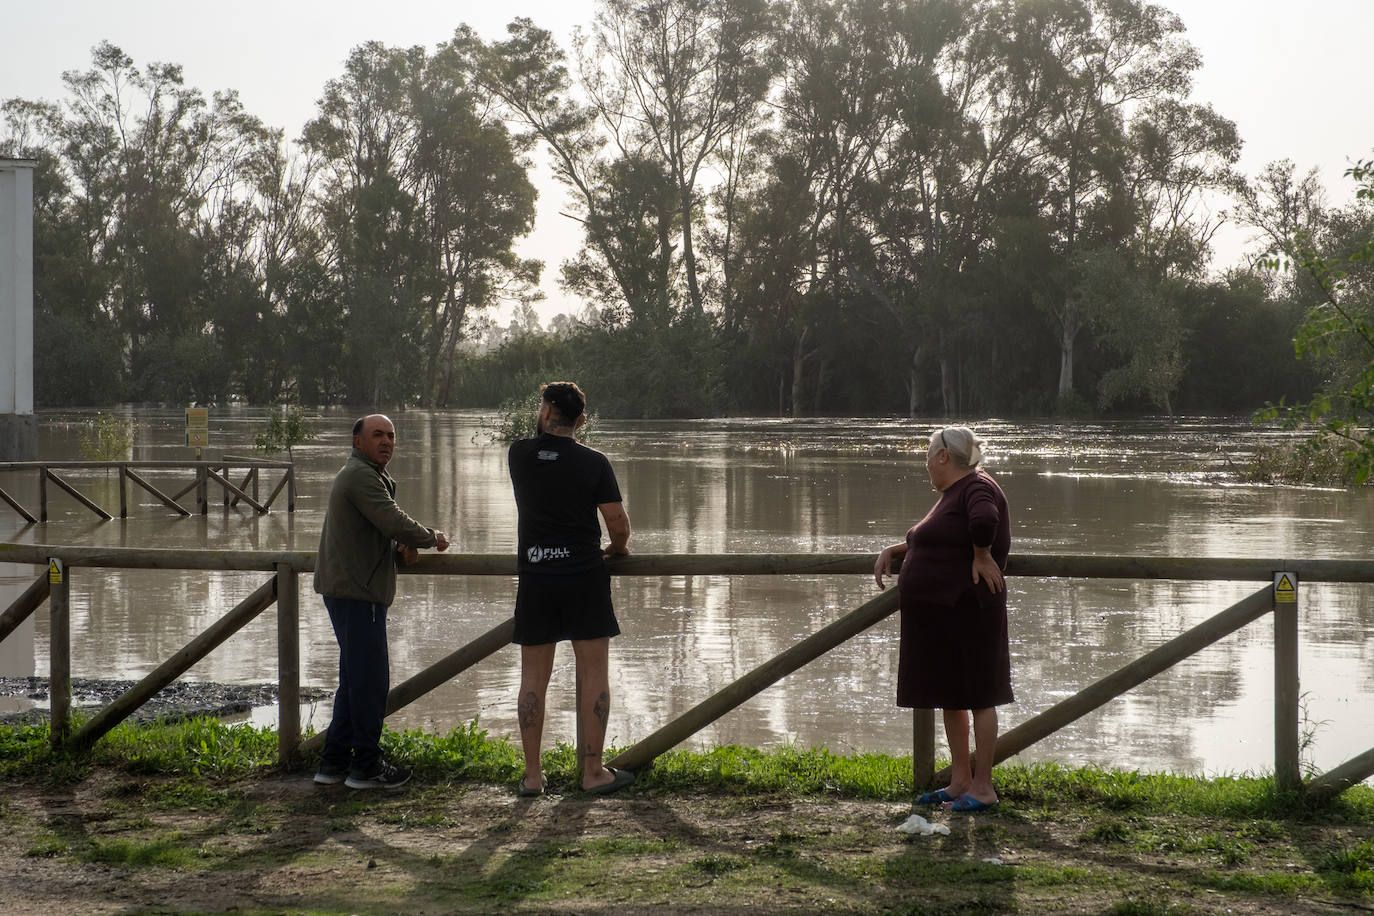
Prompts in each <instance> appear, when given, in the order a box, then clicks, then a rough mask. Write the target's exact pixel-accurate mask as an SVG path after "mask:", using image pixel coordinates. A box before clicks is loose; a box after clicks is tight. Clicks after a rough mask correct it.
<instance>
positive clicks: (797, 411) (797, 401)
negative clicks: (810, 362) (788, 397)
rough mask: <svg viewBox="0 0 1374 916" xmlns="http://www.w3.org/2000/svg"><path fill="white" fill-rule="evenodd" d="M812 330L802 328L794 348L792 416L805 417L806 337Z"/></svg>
mask: <svg viewBox="0 0 1374 916" xmlns="http://www.w3.org/2000/svg"><path fill="white" fill-rule="evenodd" d="M809 330H810V328H802V332H801V333H800V334H798V335H797V345H796V346H795V347H793V348H792V416H793V417H800V416H803V415H804V414H803V412H802V392H803V391H804V390H805V386H804V385H803V384H802V382H803V380H804V379H805V376H806V335H807V332H808V331H809Z"/></svg>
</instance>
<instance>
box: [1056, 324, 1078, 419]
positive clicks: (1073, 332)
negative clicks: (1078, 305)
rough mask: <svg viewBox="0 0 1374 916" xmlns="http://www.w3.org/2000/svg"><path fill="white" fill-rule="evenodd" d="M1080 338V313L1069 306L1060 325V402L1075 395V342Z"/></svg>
mask: <svg viewBox="0 0 1374 916" xmlns="http://www.w3.org/2000/svg"><path fill="white" fill-rule="evenodd" d="M1077 336H1078V313H1077V311H1075V310H1074V308H1073V307H1072V306H1070V305H1068V304H1065V306H1064V317H1063V318H1062V319H1061V320H1060V323H1059V400H1061V401H1062V400H1064V399H1065V398H1067V397H1069V396H1070V395H1072V394H1073V342H1074V338H1076V337H1077Z"/></svg>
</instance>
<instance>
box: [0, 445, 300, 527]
mask: <svg viewBox="0 0 1374 916" xmlns="http://www.w3.org/2000/svg"><path fill="white" fill-rule="evenodd" d="M240 469H241V470H243V471H244V472H245V474H244V477H243V480H242V481H241V482H239V483H237V484H236V483H234V482H233V481H232V480H230V474H231V473H232V472H233V471H235V470H240ZM92 470H100V471H116V472H118V475H119V481H118V483H119V517H120V518H128V516H129V494H128V484H129V483H133V484H135V485H137V486H138V487H140V488H142V489H143V490H146V491H147V492H148V493H150V494H152V496H153V497H154V498H155V499H157V501H158V502H160V503H162V504H163V505H164V506H166V507H167V508H168V509H171V510H172V511H173V512H175V513H177V514H178V515H182V516H188V515H191V514H193V513H192V512H191V510H189V509H187V508H186V507H185V506H183V505H182V504H181V503H180V502H178V500H180V499H181V498H182V497H184V496H185V495H186V494H188V493H190V492H192V491H194V492H195V494H196V506H197V508H198V510H199V512H200V513H201V514H202V515H204V514H206V513H207V512H208V511H209V505H210V485H211V484H214V485H215V486H217V487H219V488H220V491H221V492H222V493H223V497H224V504H225V505H226V506H236V505H238V504H239V503H240V502H242V503H246V504H247V505H249V506H251V507H252V508H253V510H254V511H256V512H257V513H258V514H260V515H264V514H266V513H267V512H269V511H270V510H271V507H272V503H273V502H274V501H276V499H277V497H278V496H279V495H280V494H281V492H282V490H283V489H284V490H286V511H288V512H294V511H295V509H296V472H295V465H294V464H293V463H292V462H290V461H270V460H260V459H256V458H240V457H234V456H229V455H226V456H225V457H224V458H222V459H220V460H218V461H6V462H0V472H11V473H36V474H37V475H38V514H37V515H36V516H35V515H34V514H33V513H32V512H30V511H29V510H28V509H27V508H26V507H25V506H23V505H22V504H21V503H20V502H19V501H18V500H17V499H15V497H14V496H13V495H11V494H10V493H8V492H6V491H5V489H4V488H3V487H0V502H4V503H6V504H7V505H8V506H9V507H10V508H11V509H13V510H14V511H15V512H17V513H19V515H20V517H21V518H23V519H24V520H25V521H27V522H30V523H35V522H40V521H41V522H46V521H47V520H48V484H49V483H51V484H53V485H54V486H56V487H57V488H58V489H60V490H62V491H63V492H64V493H66V494H67V495H68V496H70V497H71V498H72V499H74V500H76V501H77V502H78V503H80V504H81V505H82V506H84V507H85V508H87V509H89V510H90V511H91V512H92V513H93V514H95V515H96V516H97V517H99V518H100V519H102V520H104V521H111V520H112V519H113V518H114V516H112V515H111V514H110V513H109V512H107V511H106V510H105V509H104V508H102V507H101V506H100V505H99V504H97V503H96V502H95V501H94V500H92V499H91V498H90V497H88V496H87V495H86V494H85V493H82V492H81V491H80V490H78V489H77V488H76V486H75V485H74V484H73V483H72V482H71V481H70V480H68V479H66V478H64V477H63V476H62V475H60V474H58V473H57V472H58V471H62V472H63V473H66V472H68V471H92ZM268 470H276V471H281V472H282V476H281V480H279V481H278V482H277V485H276V486H275V487H274V488H273V490H272V492H271V493H269V494H268V496H267V498H266V499H262V500H260V494H259V480H260V474H259V472H261V471H268ZM140 471H143V472H147V471H190V472H191V473H192V475H193V478H194V479H193V480H191V482H190V483H188V484H186V485H185V486H184V487H182V489H180V490H178V491H177V492H175V493H171V494H168V493H165V492H163V491H162V490H161V489H159V488H158V486H156V485H155V484H154V483H153V482H152V481H150V480H149V479H148V478H147V477H145V476H144V475H143V474H141V473H139V472H140Z"/></svg>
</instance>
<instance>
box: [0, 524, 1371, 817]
mask: <svg viewBox="0 0 1374 916" xmlns="http://www.w3.org/2000/svg"><path fill="white" fill-rule="evenodd" d="M873 558H874V555H873V554H782V555H756V554H693V555H641V556H630V557H624V558H620V559H618V560H616V561H614V562H613V563H612V564H611V571H612V573H613V574H614V575H619V576H734V575H750V576H757V575H864V576H868V575H871V573H872V569H873ZM0 562H6V563H21V564H22V563H29V564H35V565H39V566H44V567H46V568H45V571H44V572H43V573H42V574H41V575H40V576H39V577H38V578H37V579H35V580H34V582H33V583H32V584H31V585H30V586H29V587H28V588H27V589H26V590H25V591H24V593H23V594H22V595H21V596H20V597H19V598H17V599H16V600H15V601H14V602H13V603H12V604H11V605H10V606H9V608H8V609H7V610H5V611H4V612H3V614H0V640H3V639H4V638H5V637H6V636H8V635H9V634H10V633H11V632H12V631H13V630H14V628H15V627H17V626H18V625H19V624H20V623H21V622H22V621H23V620H25V619H26V618H27V617H28V616H29V615H30V614H32V613H33V612H34V611H35V610H36V609H37V608H38V607H39V606H40V605H41V604H42V603H43V602H44V601H45V600H46V601H48V603H49V612H50V615H51V626H50V639H51V650H50V685H49V687H50V695H51V697H52V708H51V722H52V740H53V742H54V744H55V745H62V744H67V743H70V744H71V745H74V746H77V747H81V746H85V745H89V744H91V743H93V742H94V741H96V740H98V739H99V738H100V737H101V736H102V735H104V734H105V733H106V732H108V731H109V730H110V729H111V728H113V727H114V726H115V725H117V724H118V723H119V722H121V721H122V720H123V719H125V718H126V717H128V716H129V715H130V714H131V713H133V712H134V710H136V709H137V708H138V707H139V706H141V705H142V704H143V703H145V702H147V701H148V699H149V698H151V697H152V696H153V695H154V694H156V693H157V692H158V691H159V690H161V689H162V688H163V687H166V686H167V685H168V684H170V683H172V682H173V681H174V680H176V679H177V678H178V677H180V676H181V675H182V674H184V673H185V672H186V671H187V670H188V669H189V668H190V667H191V666H192V665H194V664H196V663H197V662H198V661H200V660H201V659H202V658H204V657H205V656H206V655H208V654H209V653H210V651H212V650H213V649H214V648H215V647H216V646H218V645H220V644H221V643H223V642H224V641H225V640H226V639H228V638H229V637H230V636H231V635H233V634H234V633H235V632H237V631H238V630H239V629H240V628H242V627H243V626H244V625H245V624H247V623H248V622H249V621H251V620H253V619H254V618H255V617H257V616H258V615H259V614H261V613H262V612H263V611H264V610H266V609H267V608H268V607H270V606H271V605H272V604H273V602H275V603H276V604H277V644H278V648H277V671H278V689H279V704H280V711H279V717H278V737H279V755H280V759H281V762H282V764H283V765H288V766H289V765H290V764H291V763H292V762H293V761H294V760H295V759H296V758H297V757H298V756H299V755H301V754H302V753H306V752H310V751H312V750H315V749H318V748H319V747H320V746H321V745H322V743H323V740H324V736H323V735H322V734H317V735H315V736H313V737H311V738H309V739H307V740H304V741H303V740H302V736H301V726H300V629H299V609H300V591H299V584H298V577H299V576H300V574H302V573H306V572H311V571H313V570H314V566H315V556H314V554H313V553H306V552H273V551H248V550H244V551H227V550H166V549H143V548H105V547H55V546H44V545H33V544H0ZM83 567H103V568H120V569H169V570H201V571H236V572H253V571H259V572H269V573H271V576H270V578H268V579H266V580H265V581H264V582H263V584H262V585H260V586H259V587H258V588H257V589H256V590H254V591H253V593H252V594H250V595H249V596H248V597H247V598H244V599H243V600H242V601H240V602H239V603H238V605H236V606H235V607H234V608H233V609H232V610H230V611H229V612H228V613H227V614H225V615H224V616H223V617H221V618H220V619H219V620H218V621H216V622H215V623H214V624H212V625H211V626H210V628H209V629H207V630H206V631H205V632H204V633H202V634H201V635H200V636H198V637H196V638H195V639H193V640H192V641H191V642H190V643H188V644H187V645H186V646H185V647H184V648H183V649H181V650H180V651H179V652H177V653H176V654H174V655H173V656H172V657H171V658H169V659H167V660H166V661H164V662H163V663H162V664H160V665H159V666H158V668H157V669H156V670H155V671H153V672H152V673H151V674H149V675H148V676H146V677H145V678H143V680H141V681H139V682H138V683H137V684H136V685H134V686H133V687H132V688H130V689H129V690H128V691H127V692H126V693H125V694H124V695H123V696H121V697H120V698H118V699H117V700H115V701H114V702H113V703H111V704H110V705H109V706H107V707H105V708H104V709H102V710H100V711H99V712H97V713H96V714H95V715H94V716H93V717H92V718H90V719H88V720H86V721H85V722H84V723H83V724H82V726H81V727H80V729H78V730H77V731H76V732H75V733H72V731H71V722H72V717H71V677H72V672H71V651H70V640H71V634H70V614H69V607H70V595H71V581H72V570H73V569H77V568H83ZM402 572H403V573H404V574H406V575H461V576H509V577H514V575H515V558H514V557H513V556H510V555H500V556H493V555H473V554H469V555H443V554H426V555H424V556H423V557H422V559H421V560H420V562H418V563H416V564H414V565H412V566H409V567H406V568H404V569H403V570H402ZM1279 574H1283V575H1284V576H1285V577H1286V581H1285V584H1286V585H1290V586H1292V591H1291V592H1284V591H1283V590H1282V589H1280V588H1278V587H1277V583H1278V581H1279V579H1278V576H1279ZM1007 575H1008V576H1034V577H1058V578H1101V579H1181V580H1231V581H1256V582H1262V583H1264V587H1263V588H1260V589H1259V590H1257V591H1255V592H1254V593H1252V594H1251V595H1249V596H1247V597H1246V598H1244V599H1242V600H1241V601H1239V602H1237V603H1235V604H1233V605H1232V606H1231V607H1229V608H1226V609H1225V610H1223V611H1221V612H1219V613H1217V614H1216V615H1214V616H1213V617H1211V618H1209V619H1208V620H1206V621H1204V622H1203V623H1200V624H1198V625H1197V626H1195V627H1192V628H1191V629H1189V630H1187V631H1186V632H1183V633H1180V634H1179V635H1178V636H1176V637H1174V638H1173V639H1171V640H1169V641H1168V642H1166V643H1164V644H1163V645H1161V646H1158V647H1157V648H1155V649H1153V650H1151V651H1149V652H1147V653H1146V654H1145V655H1142V656H1141V657H1140V658H1137V659H1135V660H1134V661H1132V662H1130V663H1128V664H1126V665H1125V666H1123V667H1121V668H1120V669H1118V670H1117V671H1115V672H1113V673H1112V674H1109V675H1107V676H1106V677H1104V678H1101V679H1099V680H1098V681H1096V682H1095V683H1092V684H1089V685H1088V686H1086V687H1084V688H1083V689H1081V690H1080V691H1079V692H1078V693H1077V694H1075V695H1074V696H1072V697H1069V698H1068V699H1066V700H1063V701H1061V702H1059V703H1056V704H1055V705H1054V706H1052V707H1050V708H1049V709H1047V710H1045V711H1044V712H1042V713H1040V714H1039V715H1036V716H1034V717H1033V718H1031V719H1029V720H1027V721H1026V722H1023V723H1021V724H1020V725H1018V726H1016V727H1015V728H1013V729H1011V730H1010V731H1008V732H1006V733H1005V734H1004V735H1002V736H1001V737H1000V739H999V740H998V745H997V761H1001V760H1004V759H1006V758H1007V757H1010V756H1012V755H1014V754H1018V753H1020V752H1021V751H1023V750H1025V749H1026V748H1028V747H1030V746H1031V745H1032V744H1034V743H1035V742H1037V741H1039V740H1040V739H1042V738H1044V737H1046V736H1047V735H1050V734H1052V733H1054V732H1055V731H1057V730H1059V729H1061V728H1063V727H1065V726H1066V725H1068V724H1070V723H1071V722H1074V721H1076V720H1077V719H1080V718H1082V717H1083V716H1085V715H1087V714H1088V713H1089V712H1092V711H1093V710H1095V709H1097V708H1099V707H1101V706H1103V705H1104V704H1106V703H1107V702H1109V701H1110V700H1112V699H1114V698H1116V697H1118V696H1120V695H1121V694H1123V693H1125V692H1126V691H1128V690H1130V689H1131V688H1132V687H1135V686H1137V685H1139V684H1141V683H1143V682H1144V681H1146V680H1148V679H1149V678H1151V677H1154V676H1155V675H1156V674H1159V673H1160V672H1162V671H1165V670H1167V669H1168V668H1170V667H1172V666H1173V665H1175V664H1177V663H1178V662H1180V661H1182V660H1183V659H1185V658H1187V657H1189V656H1191V655H1193V654H1195V653H1196V652H1198V651H1200V650H1202V649H1204V648H1206V647H1207V646H1210V645H1212V644H1213V643H1215V642H1217V641H1218V640H1220V639H1222V638H1224V637H1225V636H1227V635H1229V634H1230V633H1233V632H1235V631H1236V630H1238V629H1240V628H1241V627H1244V626H1245V625H1247V624H1249V623H1253V622H1254V621H1256V620H1258V619H1259V618H1261V617H1264V616H1265V615H1269V614H1272V616H1273V626H1274V774H1275V778H1276V780H1277V782H1278V784H1279V785H1280V786H1281V787H1283V788H1286V789H1294V790H1302V791H1304V792H1305V793H1306V794H1308V795H1309V796H1311V797H1314V798H1324V797H1330V796H1332V795H1335V794H1338V793H1340V792H1342V791H1344V790H1345V789H1346V788H1349V787H1350V786H1352V785H1354V784H1356V783H1359V782H1361V781H1363V780H1365V779H1367V778H1369V777H1370V776H1371V775H1374V748H1371V749H1370V750H1368V751H1365V752H1364V753H1362V754H1360V755H1358V756H1356V757H1354V758H1352V759H1351V760H1349V761H1347V762H1345V763H1343V764H1341V765H1340V766H1338V767H1336V768H1335V769H1333V770H1331V771H1330V772H1327V773H1325V774H1322V775H1320V776H1318V777H1316V778H1314V779H1312V780H1311V781H1309V782H1307V783H1306V784H1304V783H1303V781H1302V774H1301V769H1300V761H1299V690H1298V634H1299V604H1298V602H1297V600H1296V598H1297V586H1298V584H1299V583H1310V582H1350V583H1374V562H1370V561H1364V560H1301V559H1278V560H1272V559H1230V558H1179V557H1110V556H1078V555H1048V554H1040V555H1036V554H1017V555H1013V556H1012V557H1011V558H1010V559H1009V560H1008V563H1007ZM1276 597H1277V598H1278V599H1279V600H1276ZM1290 597H1291V598H1292V599H1293V600H1284V599H1287V598H1290ZM896 610H897V589H896V588H895V587H890V588H888V589H887V590H886V591H884V592H881V593H879V594H878V595H877V596H875V597H874V598H872V599H871V600H869V601H867V602H866V603H864V604H863V605H861V606H860V607H858V608H857V609H855V610H853V611H851V612H850V613H848V614H846V615H845V616H843V617H841V618H839V619H838V620H836V621H834V622H832V623H831V624H829V625H827V626H825V627H823V628H822V629H820V630H818V631H816V632H815V633H812V634H810V635H809V636H805V637H804V638H802V639H800V640H799V641H798V642H797V643H796V644H794V645H793V646H792V647H791V648H789V649H787V650H786V651H784V652H782V653H781V654H779V655H777V656H775V657H774V658H772V659H770V660H768V661H767V662H765V663H763V664H762V665H760V666H759V667H757V668H755V669H754V670H752V671H750V672H748V673H747V674H745V675H744V676H743V677H740V678H739V679H738V680H736V681H734V682H733V683H731V684H729V685H727V686H726V687H724V688H722V689H720V690H718V691H717V692H716V693H715V694H713V695H711V696H710V697H708V698H706V699H705V700H703V701H702V702H701V703H699V704H698V705H697V706H695V707H693V708H692V709H690V710H688V711H687V712H686V713H684V714H682V715H681V716H678V717H677V718H676V719H674V720H673V721H671V722H668V723H667V724H665V725H664V726H663V727H661V728H660V729H658V730H657V731H655V732H654V733H653V734H651V735H649V736H647V737H645V738H643V739H642V740H640V741H639V742H637V743H636V744H634V745H633V746H631V747H630V748H628V749H626V750H625V751H624V752H622V753H621V754H619V755H618V756H617V757H615V758H614V759H613V760H611V761H610V763H611V765H613V766H619V767H624V768H626V769H631V770H636V769H642V768H645V767H648V766H650V765H652V763H653V761H654V759H655V758H657V757H658V756H659V755H660V754H662V753H664V752H665V751H667V750H669V749H671V748H673V747H674V746H676V745H677V744H679V743H681V742H682V741H684V740H686V739H687V738H688V737H690V736H691V735H693V734H696V733H697V732H699V731H701V730H702V729H703V728H705V727H706V726H707V725H709V724H711V723H712V722H714V721H716V720H717V719H719V718H720V717H722V716H724V715H725V714H726V713H728V712H730V711H731V710H733V709H735V708H737V707H738V706H740V705H741V704H743V703H744V702H745V701H747V700H748V699H750V698H751V697H753V696H755V695H756V694H758V693H760V692H761V691H763V690H764V689H766V688H767V687H769V686H771V685H773V684H775V683H777V682H778V681H780V680H781V679H782V678H784V677H786V676H787V675H788V674H790V673H792V672H793V671H796V670H797V669H798V668H800V667H802V666H803V665H805V664H806V663H807V662H810V661H812V660H813V659H815V658H818V657H819V656H821V655H823V654H825V653H826V652H828V651H829V650H830V649H833V648H834V647H836V646H838V645H840V644H841V643H843V642H844V641H845V640H847V639H849V638H850V637H852V636H854V635H856V634H858V633H860V632H862V631H864V630H866V629H868V628H869V627H871V626H873V625H874V624H875V623H877V622H878V621H880V620H882V619H883V618H885V617H888V616H889V615H891V614H892V613H893V612H894V611H896ZM514 626H515V622H514V619H513V618H512V619H508V620H506V621H505V622H504V623H502V624H500V625H498V626H496V627H493V628H492V629H490V630H488V631H487V632H486V633H484V634H482V635H481V636H479V637H477V638H476V639H475V640H473V641H472V642H470V643H468V644H467V645H465V646H463V647H461V648H459V649H457V650H455V651H454V652H452V653H450V654H449V655H448V656H446V657H444V658H443V659H441V660H439V661H438V662H436V663H434V664H433V665H431V666H429V667H428V668H426V669H425V670H424V671H421V672H420V673H418V674H416V675H414V676H412V677H411V678H409V679H408V680H406V681H404V682H402V683H401V684H398V685H397V686H396V687H394V688H392V690H391V693H390V694H389V695H388V697H387V713H388V714H390V713H392V712H395V711H396V710H398V709H400V708H402V707H404V706H407V705H409V704H410V703H412V702H414V701H415V700H416V699H418V698H419V697H421V696H423V695H424V694H426V693H428V692H429V691H430V690H433V689H434V688H435V687H438V686H439V685H440V684H443V683H444V682H446V681H448V680H450V679H452V678H454V677H456V676H457V675H458V674H460V673H462V672H463V671H466V670H467V669H468V668H470V667H472V666H473V665H475V664H477V663H478V662H480V661H481V660H483V659H485V658H487V657H488V656H490V655H492V654H494V653H495V652H497V651H499V650H500V649H502V648H504V647H505V646H506V645H509V644H510V641H511V636H512V634H513V632H514ZM912 731H913V771H914V772H913V775H914V777H915V785H916V787H917V788H918V789H920V788H923V787H929V786H932V785H935V784H937V781H938V780H940V779H941V778H943V776H944V773H943V772H942V773H936V772H935V769H934V761H935V725H934V715H933V713H932V711H930V710H916V711H915V712H914V714H913V727H912ZM579 732H580V725H579Z"/></svg>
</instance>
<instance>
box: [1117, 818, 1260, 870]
mask: <svg viewBox="0 0 1374 916" xmlns="http://www.w3.org/2000/svg"><path fill="white" fill-rule="evenodd" d="M1134 845H1135V848H1136V849H1139V850H1142V851H1145V852H1174V853H1182V854H1184V855H1196V856H1215V857H1216V858H1218V859H1220V860H1221V863H1222V864H1223V865H1229V866H1236V865H1244V864H1245V863H1246V862H1248V861H1249V860H1250V857H1251V855H1252V854H1253V853H1254V851H1255V844H1254V843H1251V842H1250V841H1249V840H1245V839H1241V838H1240V837H1238V836H1232V835H1231V834H1230V832H1221V831H1211V830H1204V831H1198V832H1195V831H1193V830H1191V829H1189V828H1188V827H1187V826H1179V827H1178V828H1177V829H1175V830H1173V831H1171V832H1169V833H1159V832H1155V831H1143V832H1141V833H1140V834H1138V835H1137V836H1136V839H1135V843H1134Z"/></svg>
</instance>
